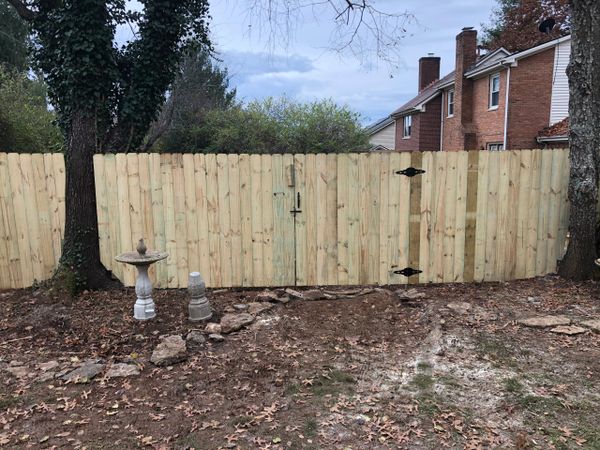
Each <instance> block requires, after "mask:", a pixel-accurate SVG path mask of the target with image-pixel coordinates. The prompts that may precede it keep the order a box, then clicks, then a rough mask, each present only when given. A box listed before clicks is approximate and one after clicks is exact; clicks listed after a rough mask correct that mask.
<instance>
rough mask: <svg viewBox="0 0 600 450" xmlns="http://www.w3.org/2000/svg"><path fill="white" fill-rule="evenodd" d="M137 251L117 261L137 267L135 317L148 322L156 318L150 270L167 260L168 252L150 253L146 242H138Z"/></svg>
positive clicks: (123, 255) (128, 253) (121, 255)
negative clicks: (154, 265) (151, 266)
mask: <svg viewBox="0 0 600 450" xmlns="http://www.w3.org/2000/svg"><path fill="white" fill-rule="evenodd" d="M136 250H137V251H135V252H126V253H122V254H120V255H119V256H117V257H115V260H116V261H118V262H120V263H124V264H131V265H132V266H135V267H137V271H138V275H137V279H136V280H135V294H136V296H137V300H136V301H135V305H134V307H133V317H134V318H135V319H137V320H148V319H152V318H153V317H155V316H156V309H155V307H154V300H152V281H150V278H149V277H148V268H149V267H150V265H152V264H154V263H155V262H158V261H161V260H163V259H165V258H166V257H167V256H169V254H168V253H167V252H157V251H148V249H147V248H146V245H145V244H144V240H143V239H140V241H139V242H138V245H137V248H136Z"/></svg>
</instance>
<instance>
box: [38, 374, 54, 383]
mask: <svg viewBox="0 0 600 450" xmlns="http://www.w3.org/2000/svg"><path fill="white" fill-rule="evenodd" d="M55 376H56V372H44V373H43V374H41V375H40V376H39V377H37V378H36V379H35V381H37V382H38V383H45V382H46V381H50V380H53V379H54V377H55Z"/></svg>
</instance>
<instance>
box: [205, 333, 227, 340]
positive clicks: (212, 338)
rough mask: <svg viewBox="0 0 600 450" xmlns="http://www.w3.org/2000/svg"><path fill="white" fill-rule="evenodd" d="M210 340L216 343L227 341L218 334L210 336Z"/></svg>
mask: <svg viewBox="0 0 600 450" xmlns="http://www.w3.org/2000/svg"><path fill="white" fill-rule="evenodd" d="M208 338H209V339H210V340H211V341H215V342H223V341H224V340H225V338H224V337H223V336H221V335H220V334H218V333H213V334H209V335H208Z"/></svg>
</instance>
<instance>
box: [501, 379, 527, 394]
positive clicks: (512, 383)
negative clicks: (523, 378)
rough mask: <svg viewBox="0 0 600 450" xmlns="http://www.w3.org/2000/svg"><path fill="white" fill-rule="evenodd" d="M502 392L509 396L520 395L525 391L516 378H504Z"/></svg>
mask: <svg viewBox="0 0 600 450" xmlns="http://www.w3.org/2000/svg"><path fill="white" fill-rule="evenodd" d="M502 384H503V385H504V390H505V391H506V392H510V393H511V394H517V393H521V392H523V391H524V390H525V386H523V383H521V382H520V381H519V380H518V379H517V378H514V377H513V378H506V379H505V380H503V382H502Z"/></svg>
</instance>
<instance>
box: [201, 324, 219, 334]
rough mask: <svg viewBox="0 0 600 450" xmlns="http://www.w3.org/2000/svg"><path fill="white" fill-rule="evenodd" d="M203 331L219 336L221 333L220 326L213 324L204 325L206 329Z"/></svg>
mask: <svg viewBox="0 0 600 450" xmlns="http://www.w3.org/2000/svg"><path fill="white" fill-rule="evenodd" d="M204 331H205V332H206V333H208V334H219V333H221V324H220V323H214V322H211V323H209V324H206V328H205V329H204Z"/></svg>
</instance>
